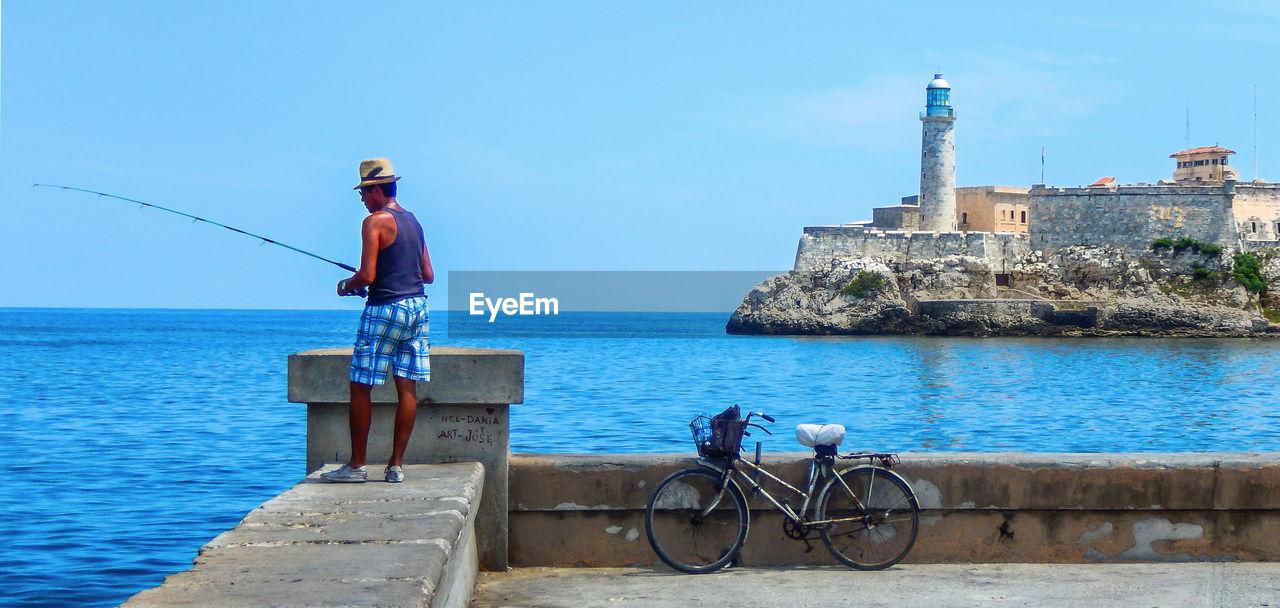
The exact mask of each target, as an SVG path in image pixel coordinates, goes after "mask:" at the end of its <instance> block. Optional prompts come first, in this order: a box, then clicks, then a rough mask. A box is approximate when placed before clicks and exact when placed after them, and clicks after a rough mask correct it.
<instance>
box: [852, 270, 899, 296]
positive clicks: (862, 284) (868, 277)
mask: <svg viewBox="0 0 1280 608" xmlns="http://www.w3.org/2000/svg"><path fill="white" fill-rule="evenodd" d="M888 286H889V277H886V276H884V275H883V274H881V273H879V272H871V271H867V270H859V271H858V274H855V275H853V279H852V280H850V281H849V284H848V285H845V286H844V287H843V288H842V289H841V290H840V293H841V294H842V295H846V296H853V297H855V298H865V297H867V296H869V295H872V294H876V293H879V292H881V291H884V290H885V288H887V287H888Z"/></svg>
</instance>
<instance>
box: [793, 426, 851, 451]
mask: <svg viewBox="0 0 1280 608" xmlns="http://www.w3.org/2000/svg"><path fill="white" fill-rule="evenodd" d="M796 439H798V440H800V445H803V446H805V447H810V448H816V447H818V446H820V445H830V446H836V445H840V444H841V443H843V442H844V425H843V424H800V425H797V426H796Z"/></svg>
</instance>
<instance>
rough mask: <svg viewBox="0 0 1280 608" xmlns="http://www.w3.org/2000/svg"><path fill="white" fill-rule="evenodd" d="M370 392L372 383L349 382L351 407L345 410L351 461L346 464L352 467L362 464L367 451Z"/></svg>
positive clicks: (370, 409) (371, 401)
mask: <svg viewBox="0 0 1280 608" xmlns="http://www.w3.org/2000/svg"><path fill="white" fill-rule="evenodd" d="M396 380H399V378H396ZM372 393H373V386H372V385H369V384H361V383H359V382H352V383H351V407H350V409H349V410H348V411H347V424H348V425H349V426H350V427H351V461H350V462H348V463H347V466H349V467H351V468H353V469H358V468H360V467H362V466H364V460H365V453H366V452H367V451H368V447H369V419H370V417H371V416H372V415H373V399H372V398H371V396H370V395H371V394H372ZM397 426H399V425H398V423H397Z"/></svg>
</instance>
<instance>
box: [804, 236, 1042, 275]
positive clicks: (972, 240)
mask: <svg viewBox="0 0 1280 608" xmlns="http://www.w3.org/2000/svg"><path fill="white" fill-rule="evenodd" d="M1029 252H1030V248H1029V241H1028V239H1027V237H1026V235H1022V234H1013V233H994V234H993V233H984V232H939V233H934V232H898V231H880V230H868V229H864V228H859V227H851V226H809V227H806V228H805V229H804V234H802V235H800V244H799V247H798V248H797V250H796V261H795V266H794V269H795V270H812V269H814V268H818V267H824V266H827V265H829V264H830V263H831V261H832V260H833V259H834V258H836V257H865V258H872V259H877V260H881V261H895V262H905V261H909V260H922V259H937V258H943V257H947V256H953V255H959V256H970V257H977V258H984V259H986V260H988V261H989V262H990V263H991V265H992V268H994V269H995V271H996V272H1005V271H1006V270H1005V269H1012V268H1013V267H1014V265H1015V264H1018V263H1021V262H1022V261H1023V259H1024V258H1025V257H1026V256H1027V254H1028V253H1029Z"/></svg>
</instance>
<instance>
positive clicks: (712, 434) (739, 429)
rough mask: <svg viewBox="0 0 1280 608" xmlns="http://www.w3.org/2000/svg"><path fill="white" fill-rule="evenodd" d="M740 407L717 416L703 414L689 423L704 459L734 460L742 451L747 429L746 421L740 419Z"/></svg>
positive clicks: (699, 453)
mask: <svg viewBox="0 0 1280 608" xmlns="http://www.w3.org/2000/svg"><path fill="white" fill-rule="evenodd" d="M739 415H740V412H739V410H738V406H736V405H735V406H733V407H731V408H729V409H727V410H725V411H723V412H720V413H719V414H716V415H715V416H712V417H708V416H707V415H705V414H703V415H700V416H698V417H697V418H694V419H693V421H692V422H690V423H689V429H690V430H691V431H692V432H693V444H694V445H695V446H696V447H697V448H698V455H699V456H701V457H703V458H732V457H734V456H737V455H738V451H739V450H740V449H742V433H743V431H745V430H746V429H747V423H746V421H745V420H740V419H739Z"/></svg>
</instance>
